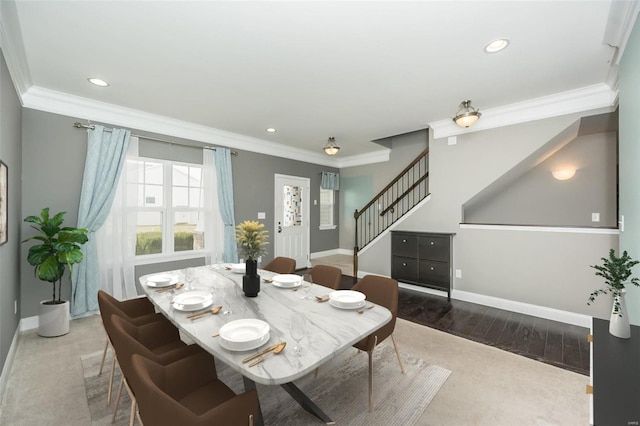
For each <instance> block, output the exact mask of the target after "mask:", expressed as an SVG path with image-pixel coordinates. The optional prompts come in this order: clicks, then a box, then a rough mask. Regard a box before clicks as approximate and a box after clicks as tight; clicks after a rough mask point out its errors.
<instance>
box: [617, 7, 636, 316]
mask: <svg viewBox="0 0 640 426" xmlns="http://www.w3.org/2000/svg"><path fill="white" fill-rule="evenodd" d="M638 70H640V19H639V20H638V21H636V24H635V27H634V29H633V31H632V33H631V36H630V37H629V41H628V42H627V47H626V48H625V51H624V56H623V57H622V61H621V62H620V86H619V88H620V214H621V215H624V232H622V233H621V234H620V248H621V249H622V250H628V251H629V254H630V255H631V256H632V257H633V258H635V259H640V183H639V182H640V120H638V117H640V73H639V72H638ZM634 275H635V276H636V277H638V276H640V266H636V268H635V274H634ZM627 302H628V303H627V305H628V309H629V319H630V320H631V322H632V323H633V324H636V325H640V289H638V288H637V287H632V288H630V289H629V293H628V295H627Z"/></svg>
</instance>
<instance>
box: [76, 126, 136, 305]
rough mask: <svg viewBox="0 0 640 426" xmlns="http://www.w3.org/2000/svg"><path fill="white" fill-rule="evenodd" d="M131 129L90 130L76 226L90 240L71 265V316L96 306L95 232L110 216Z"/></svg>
mask: <svg viewBox="0 0 640 426" xmlns="http://www.w3.org/2000/svg"><path fill="white" fill-rule="evenodd" d="M130 136H131V131H129V130H124V129H113V130H111V131H105V129H104V127H103V126H98V125H97V126H95V129H93V130H89V140H88V144H87V158H86V160H85V164H84V177H83V179H82V192H81V194H80V208H79V209H78V227H80V228H87V229H88V230H89V231H90V232H89V241H88V242H87V243H86V244H85V245H83V246H82V252H83V254H84V260H83V261H82V262H81V263H79V264H77V265H74V270H73V276H72V280H71V290H72V294H71V303H72V307H71V313H72V315H73V316H77V315H81V314H83V313H85V312H88V311H94V310H96V309H98V298H97V297H98V296H97V295H98V290H99V289H100V274H99V269H98V260H99V259H98V252H97V245H96V241H95V238H94V235H95V234H94V232H95V231H97V230H98V229H100V227H101V226H102V224H103V223H104V222H105V220H106V219H107V217H108V216H109V211H110V210H111V205H112V204H113V198H114V196H115V193H116V188H117V185H118V179H119V178H120V174H121V172H122V169H123V168H124V165H125V158H126V154H127V148H128V146H129V137H130Z"/></svg>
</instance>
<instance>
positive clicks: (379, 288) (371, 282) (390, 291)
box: [352, 275, 404, 412]
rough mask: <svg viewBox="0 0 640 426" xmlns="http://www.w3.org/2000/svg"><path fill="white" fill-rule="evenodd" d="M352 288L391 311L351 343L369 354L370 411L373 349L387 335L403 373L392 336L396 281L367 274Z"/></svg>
mask: <svg viewBox="0 0 640 426" xmlns="http://www.w3.org/2000/svg"><path fill="white" fill-rule="evenodd" d="M352 290H356V291H360V292H362V293H364V294H365V295H366V296H367V300H368V301H369V302H373V303H375V304H377V305H381V306H384V307H385V308H387V309H389V310H390V311H391V315H392V318H391V321H389V322H388V323H387V324H385V325H384V326H382V327H381V328H379V329H378V330H376V331H374V332H373V333H371V334H370V335H369V336H367V337H365V338H364V339H362V340H360V341H359V342H358V343H356V344H355V345H353V346H354V347H355V348H357V349H360V350H361V351H365V352H367V354H368V355H369V412H371V411H373V350H374V349H375V347H376V346H377V345H379V344H380V343H382V341H383V340H384V339H386V338H387V337H389V336H391V341H392V342H393V348H394V349H395V351H396V356H397V357H398V363H399V364H400V371H401V372H402V373H403V374H404V365H403V364H402V358H400V352H399V351H398V345H397V344H396V340H395V339H394V338H393V330H394V329H395V326H396V315H397V314H398V282H397V281H396V280H394V279H391V278H386V277H380V276H376V275H367V276H365V277H364V278H362V279H361V280H360V281H358V282H357V283H356V285H354V286H353V288H352Z"/></svg>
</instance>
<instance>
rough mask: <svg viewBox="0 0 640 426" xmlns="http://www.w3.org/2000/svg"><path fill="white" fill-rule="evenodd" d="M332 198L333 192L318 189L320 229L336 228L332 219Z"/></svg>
mask: <svg viewBox="0 0 640 426" xmlns="http://www.w3.org/2000/svg"><path fill="white" fill-rule="evenodd" d="M334 197H335V191H334V190H332V189H323V188H320V229H335V228H336V226H335V223H334V218H333V215H334V208H333V204H334Z"/></svg>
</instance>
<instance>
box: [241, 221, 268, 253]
mask: <svg viewBox="0 0 640 426" xmlns="http://www.w3.org/2000/svg"><path fill="white" fill-rule="evenodd" d="M268 239H269V231H267V230H265V229H264V224H262V223H260V222H258V221H257V220H256V221H252V220H245V221H244V222H242V223H241V224H239V225H238V226H236V242H237V243H238V252H240V254H241V255H242V257H244V259H245V260H252V261H257V260H258V258H259V257H260V256H262V255H263V254H265V253H266V252H267V250H266V246H267V245H268V244H269V241H268Z"/></svg>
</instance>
